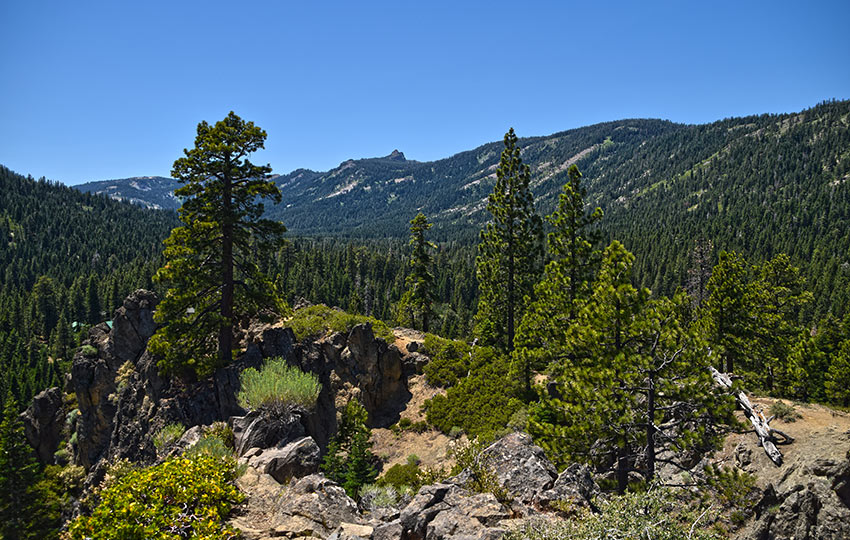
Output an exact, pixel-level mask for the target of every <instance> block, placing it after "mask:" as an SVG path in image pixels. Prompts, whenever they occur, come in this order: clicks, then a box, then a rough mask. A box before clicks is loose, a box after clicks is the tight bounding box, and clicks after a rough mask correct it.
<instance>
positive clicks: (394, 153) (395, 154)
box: [385, 150, 407, 161]
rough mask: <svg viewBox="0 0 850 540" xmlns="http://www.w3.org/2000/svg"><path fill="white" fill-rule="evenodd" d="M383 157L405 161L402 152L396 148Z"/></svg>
mask: <svg viewBox="0 0 850 540" xmlns="http://www.w3.org/2000/svg"><path fill="white" fill-rule="evenodd" d="M385 159H391V160H393V161H407V159H406V158H405V157H404V152H399V151H398V150H393V151H392V153H390V155H388V156H387V157H386V158H385Z"/></svg>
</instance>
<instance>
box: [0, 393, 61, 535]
mask: <svg viewBox="0 0 850 540" xmlns="http://www.w3.org/2000/svg"><path fill="white" fill-rule="evenodd" d="M55 491H57V490H55V489H50V485H49V483H48V482H45V481H44V479H43V476H42V474H41V471H39V469H38V464H37V463H36V461H35V457H34V456H33V453H32V448H31V447H30V445H29V442H27V439H26V436H25V435H24V425H23V423H22V422H21V419H20V417H19V416H18V411H17V403H16V402H15V399H14V398H11V397H10V398H8V399H7V400H6V404H5V407H4V410H3V417H2V420H0V538H9V539H12V538H15V539H18V538H20V539H22V540H23V539H26V540H30V539H33V540H35V539H41V538H44V537H49V536H52V535H55V533H56V531H57V529H58V525H59V509H58V508H57V505H56V503H57V500H56V498H55V497H53V495H54V494H55Z"/></svg>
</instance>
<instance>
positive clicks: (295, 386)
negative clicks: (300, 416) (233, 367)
mask: <svg viewBox="0 0 850 540" xmlns="http://www.w3.org/2000/svg"><path fill="white" fill-rule="evenodd" d="M239 381H240V382H241V389H240V390H239V394H238V395H237V400H238V401H239V404H240V405H241V406H243V407H245V408H246V409H254V410H256V409H266V410H269V411H270V412H272V413H282V412H284V411H285V410H286V409H288V408H289V407H292V406H300V407H304V408H305V409H312V408H313V406H315V404H316V399H317V398H318V397H319V392H320V391H321V389H322V386H321V384H319V379H318V378H316V376H315V375H313V374H312V373H304V372H303V371H301V370H300V369H298V368H296V367H292V366H289V365H287V363H286V360H284V359H283V358H279V357H278V358H271V359H269V360H267V361H266V363H265V364H264V365H263V367H262V368H261V369H260V371H257V370H256V369H254V368H248V369H246V370H244V371H243V372H242V373H241V374H240V375H239Z"/></svg>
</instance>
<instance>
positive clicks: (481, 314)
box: [475, 128, 543, 351]
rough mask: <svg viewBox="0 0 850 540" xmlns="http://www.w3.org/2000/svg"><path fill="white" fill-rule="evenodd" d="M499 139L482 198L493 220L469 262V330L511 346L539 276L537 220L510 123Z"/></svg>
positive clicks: (540, 233) (504, 347)
mask: <svg viewBox="0 0 850 540" xmlns="http://www.w3.org/2000/svg"><path fill="white" fill-rule="evenodd" d="M504 143H505V149H504V150H503V151H502V155H501V159H500V161H499V167H498V169H496V185H495V186H494V187H493V193H491V194H490V196H489V197H488V199H487V211H488V212H490V214H491V215H492V216H493V221H492V222H490V223H488V224H487V225H486V227H485V229H484V230H483V231H481V239H480V243H479V244H478V257H477V259H476V262H475V268H476V276H477V277H478V284H479V291H480V296H479V299H478V312H477V313H476V316H475V320H476V329H475V333H476V334H477V335H478V336H479V337H480V338H481V339H482V340H483V342H484V343H486V344H491V345H495V346H496V347H498V348H500V349H502V350H506V351H512V350H513V348H514V333H515V324H516V323H517V322H519V320H520V319H521V318H522V315H523V313H525V309H526V305H527V301H526V298H530V297H531V295H532V294H533V288H534V284H535V283H536V281H537V278H538V277H539V275H540V263H541V256H542V236H543V224H542V220H541V219H540V216H539V215H537V212H536V210H535V208H534V200H533V198H532V194H531V190H530V188H529V184H530V179H531V176H530V172H529V169H528V165H526V164H524V163H523V162H522V158H521V157H520V154H521V149H520V148H519V147H517V137H516V135H515V134H514V130H513V128H511V129H510V131H508V132H507V133H506V134H505V140H504Z"/></svg>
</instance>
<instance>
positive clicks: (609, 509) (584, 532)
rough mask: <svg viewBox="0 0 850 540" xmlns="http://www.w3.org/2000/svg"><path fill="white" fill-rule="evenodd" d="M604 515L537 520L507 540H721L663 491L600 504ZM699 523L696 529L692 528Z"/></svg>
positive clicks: (633, 494) (515, 532) (528, 523)
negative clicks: (703, 527) (649, 539)
mask: <svg viewBox="0 0 850 540" xmlns="http://www.w3.org/2000/svg"><path fill="white" fill-rule="evenodd" d="M597 504H598V505H599V506H600V507H601V508H600V509H601V513H599V514H595V513H591V512H590V511H587V510H583V511H581V512H580V513H579V514H578V516H575V517H571V518H570V519H549V518H535V519H531V520H528V521H526V522H525V523H523V524H522V526H521V527H519V528H518V529H515V530H512V531H509V532H508V533H507V534H506V535H505V536H504V537H503V539H504V540H562V539H566V538H569V539H570V540H620V539H622V540H626V539H629V540H630V539H636V540H637V539H644V538H651V539H652V540H682V539H684V538H687V539H692V540H716V539H717V540H719V538H721V537H720V536H719V535H717V534H716V533H713V532H709V531H705V530H703V529H702V528H700V527H699V525H700V523H705V522H697V519H698V517H699V515H698V514H697V515H696V516H695V515H693V514H692V513H690V512H685V511H681V512H680V511H678V506H677V503H676V500H675V499H674V498H673V496H672V495H671V494H670V493H669V492H667V491H662V490H660V489H652V490H650V491H648V492H646V493H627V494H626V495H623V496H621V497H613V498H611V499H610V500H609V501H598V502H597ZM694 523H696V526H694V527H693V530H692V528H691V526H692V525H693V524H694Z"/></svg>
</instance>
